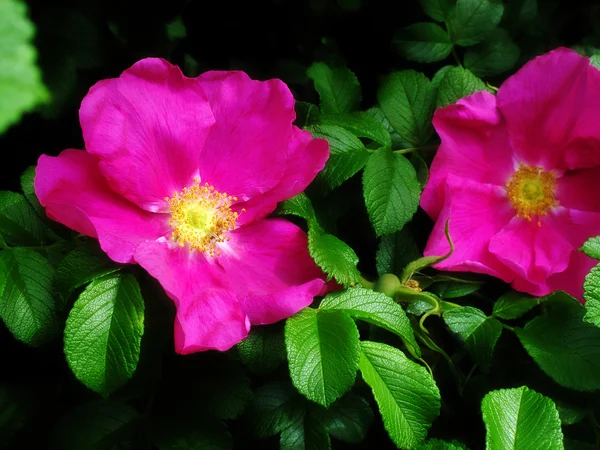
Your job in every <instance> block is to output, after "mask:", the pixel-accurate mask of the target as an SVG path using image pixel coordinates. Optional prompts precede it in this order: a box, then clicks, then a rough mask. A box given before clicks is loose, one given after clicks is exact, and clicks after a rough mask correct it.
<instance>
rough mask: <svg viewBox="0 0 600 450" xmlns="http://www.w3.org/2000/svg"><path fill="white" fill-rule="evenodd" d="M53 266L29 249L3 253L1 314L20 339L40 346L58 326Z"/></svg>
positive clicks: (11, 330)
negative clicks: (53, 287) (53, 294)
mask: <svg viewBox="0 0 600 450" xmlns="http://www.w3.org/2000/svg"><path fill="white" fill-rule="evenodd" d="M53 278H54V269H53V268H52V266H51V265H50V263H49V262H48V260H47V259H46V258H44V257H42V256H41V255H40V254H38V253H36V252H35V251H34V250H31V249H27V248H12V249H6V250H3V251H2V252H0V293H1V295H0V317H1V318H2V320H4V323H5V324H6V327H7V328H8V329H9V330H10V332H11V333H12V334H13V335H14V336H15V338H17V339H18V340H20V341H23V342H25V343H26V344H28V345H40V344H42V343H44V342H46V341H48V340H49V339H50V338H52V337H53V336H54V334H55V332H56V331H57V329H58V319H57V317H56V306H55V304H54V299H53V298H52V280H53Z"/></svg>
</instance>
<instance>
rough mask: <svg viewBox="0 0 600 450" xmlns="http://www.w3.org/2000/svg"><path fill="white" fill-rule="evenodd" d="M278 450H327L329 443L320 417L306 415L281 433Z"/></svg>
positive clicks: (329, 446)
mask: <svg viewBox="0 0 600 450" xmlns="http://www.w3.org/2000/svg"><path fill="white" fill-rule="evenodd" d="M279 448H280V450H329V449H330V448H331V442H330V440H329V434H328V433H327V430H326V429H325V423H324V421H323V420H320V417H318V416H317V417H315V416H314V415H313V414H306V415H305V416H304V417H303V418H299V419H297V420H296V421H295V422H293V423H292V425H290V426H289V427H287V428H286V429H284V430H283V431H282V432H281V436H280V439H279Z"/></svg>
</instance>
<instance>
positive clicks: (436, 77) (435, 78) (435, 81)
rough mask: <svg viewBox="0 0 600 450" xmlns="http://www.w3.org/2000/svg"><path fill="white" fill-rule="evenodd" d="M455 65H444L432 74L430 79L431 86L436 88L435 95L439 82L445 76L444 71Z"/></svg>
mask: <svg viewBox="0 0 600 450" xmlns="http://www.w3.org/2000/svg"><path fill="white" fill-rule="evenodd" d="M455 67H456V66H444V67H442V68H441V69H439V70H438V71H437V72H436V73H435V74H434V75H433V78H432V79H431V87H433V88H434V89H435V90H436V95H437V89H438V88H439V87H440V82H441V81H442V79H443V78H444V77H445V76H446V73H447V72H448V71H449V70H450V69H453V68H455Z"/></svg>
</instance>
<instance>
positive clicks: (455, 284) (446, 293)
mask: <svg viewBox="0 0 600 450" xmlns="http://www.w3.org/2000/svg"><path fill="white" fill-rule="evenodd" d="M481 286H483V282H481V281H469V280H461V281H442V282H439V283H435V284H434V285H433V286H432V287H431V288H430V289H429V290H430V291H431V292H433V293H434V294H437V295H438V296H439V297H440V298H458V297H465V296H467V295H469V294H472V293H473V292H477V291H478V290H479V289H480V288H481Z"/></svg>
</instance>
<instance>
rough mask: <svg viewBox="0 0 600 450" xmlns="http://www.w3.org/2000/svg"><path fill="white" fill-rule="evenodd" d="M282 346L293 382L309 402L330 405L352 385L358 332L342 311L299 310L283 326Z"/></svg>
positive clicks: (358, 350)
mask: <svg viewBox="0 0 600 450" xmlns="http://www.w3.org/2000/svg"><path fill="white" fill-rule="evenodd" d="M285 345H286V349H287V354H288V361H289V367H290V376H291V378H292V382H293V383H294V386H296V388H297V389H298V390H299V391H300V393H302V394H303V395H304V396H306V398H308V399H309V400H312V401H314V402H316V403H319V404H320V405H323V406H329V405H330V404H331V403H333V402H334V401H335V400H336V399H338V398H339V397H341V396H342V395H343V394H344V393H345V392H346V391H348V390H349V389H350V387H351V386H352V385H353V384H354V379H355V377H356V370H357V369H358V360H359V357H360V346H359V342H358V330H357V328H356V325H355V324H354V321H353V320H352V319H351V318H350V317H349V316H348V315H346V314H344V313H343V312H340V311H320V310H315V309H311V308H306V309H304V310H302V311H300V312H299V313H298V314H296V315H295V316H293V317H291V318H289V319H288V320H287V322H286V324H285Z"/></svg>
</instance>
